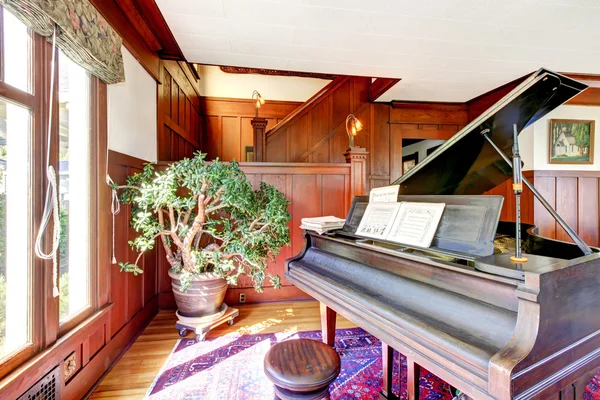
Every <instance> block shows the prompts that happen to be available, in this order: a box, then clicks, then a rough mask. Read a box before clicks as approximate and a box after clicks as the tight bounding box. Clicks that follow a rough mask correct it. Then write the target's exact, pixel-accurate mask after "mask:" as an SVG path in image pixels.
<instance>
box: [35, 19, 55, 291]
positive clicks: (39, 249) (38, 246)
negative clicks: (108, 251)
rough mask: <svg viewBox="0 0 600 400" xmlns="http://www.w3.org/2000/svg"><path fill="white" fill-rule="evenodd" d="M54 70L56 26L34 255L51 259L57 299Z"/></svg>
mask: <svg viewBox="0 0 600 400" xmlns="http://www.w3.org/2000/svg"><path fill="white" fill-rule="evenodd" d="M55 68H56V25H54V30H53V33H52V63H51V65H50V74H51V76H50V102H49V103H50V105H49V114H48V132H47V133H48V144H47V149H46V163H47V167H46V168H47V169H46V178H47V179H48V186H47V188H46V200H45V203H44V212H43V214H42V221H41V223H40V229H39V231H38V234H37V237H36V239H35V255H36V256H37V257H39V258H41V259H43V260H50V259H52V295H53V297H58V295H59V291H58V258H57V253H58V248H59V245H60V215H59V204H58V189H57V184H56V171H55V170H54V167H53V166H52V165H51V164H50V145H51V144H52V114H53V103H54V73H55ZM50 216H53V217H54V218H53V223H54V229H53V235H52V250H51V251H50V253H45V252H44V249H43V246H42V242H43V238H44V233H45V232H46V229H47V228H48V223H49V222H50Z"/></svg>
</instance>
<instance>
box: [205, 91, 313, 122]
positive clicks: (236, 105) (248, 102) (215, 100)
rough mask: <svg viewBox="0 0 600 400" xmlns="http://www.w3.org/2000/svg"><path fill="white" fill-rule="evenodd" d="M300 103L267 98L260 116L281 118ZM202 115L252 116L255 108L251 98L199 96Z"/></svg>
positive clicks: (300, 103) (254, 113)
mask: <svg viewBox="0 0 600 400" xmlns="http://www.w3.org/2000/svg"><path fill="white" fill-rule="evenodd" d="M301 105H302V102H300V101H286V100H269V99H266V102H265V104H263V105H262V106H261V107H260V112H259V114H260V115H259V117H260V118H283V116H285V115H289V114H290V113H292V112H294V110H296V109H297V108H298V107H300V106H301ZM200 109H201V114H202V115H210V116H212V115H218V116H232V117H249V118H254V117H255V115H256V109H255V106H254V101H252V99H250V98H248V99H237V98H227V97H205V96H203V97H200Z"/></svg>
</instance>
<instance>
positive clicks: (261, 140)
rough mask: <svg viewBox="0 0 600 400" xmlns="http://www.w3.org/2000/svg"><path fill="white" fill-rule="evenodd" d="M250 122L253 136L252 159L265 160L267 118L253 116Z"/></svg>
mask: <svg viewBox="0 0 600 400" xmlns="http://www.w3.org/2000/svg"><path fill="white" fill-rule="evenodd" d="M250 123H251V124H252V133H253V137H254V161H265V158H266V157H265V156H266V154H265V150H266V149H265V141H266V137H265V134H266V129H267V120H266V119H265V118H260V117H254V118H252V120H251V121H250Z"/></svg>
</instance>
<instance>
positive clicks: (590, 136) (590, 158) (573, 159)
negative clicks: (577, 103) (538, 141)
mask: <svg viewBox="0 0 600 400" xmlns="http://www.w3.org/2000/svg"><path fill="white" fill-rule="evenodd" d="M593 162H594V121H588V120H577V119H552V120H550V164H592V163H593Z"/></svg>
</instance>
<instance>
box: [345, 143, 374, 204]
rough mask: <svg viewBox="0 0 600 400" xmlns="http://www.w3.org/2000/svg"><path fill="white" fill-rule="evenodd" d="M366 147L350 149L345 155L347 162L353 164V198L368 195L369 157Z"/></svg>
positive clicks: (351, 188) (351, 181)
mask: <svg viewBox="0 0 600 400" xmlns="http://www.w3.org/2000/svg"><path fill="white" fill-rule="evenodd" d="M368 154H369V152H368V151H367V149H365V148H364V147H350V148H348V150H346V152H345V153H344V157H346V162H347V163H349V164H351V166H352V167H351V172H350V194H351V196H352V197H354V196H361V195H365V194H367V155H368Z"/></svg>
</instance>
